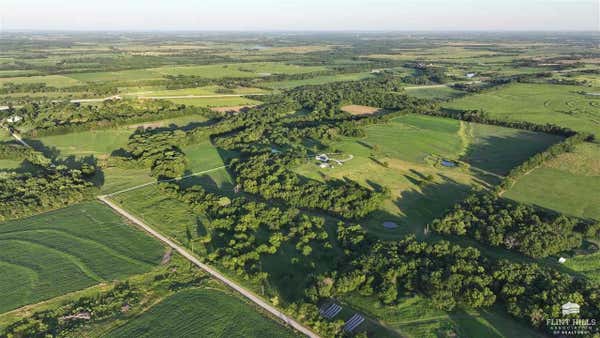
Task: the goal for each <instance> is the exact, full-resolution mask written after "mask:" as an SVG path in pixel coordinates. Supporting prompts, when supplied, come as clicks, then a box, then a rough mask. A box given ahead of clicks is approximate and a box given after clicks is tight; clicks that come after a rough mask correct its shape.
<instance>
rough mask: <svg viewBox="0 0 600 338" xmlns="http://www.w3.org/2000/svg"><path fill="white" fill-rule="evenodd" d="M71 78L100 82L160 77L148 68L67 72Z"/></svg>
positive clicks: (79, 80) (155, 78)
mask: <svg viewBox="0 0 600 338" xmlns="http://www.w3.org/2000/svg"><path fill="white" fill-rule="evenodd" d="M65 76H68V77H69V78H71V79H74V80H76V81H78V82H100V81H145V80H157V79H160V78H161V77H162V75H161V74H160V73H158V72H154V71H152V70H150V69H135V70H121V71H116V72H92V73H73V74H67V75H65Z"/></svg>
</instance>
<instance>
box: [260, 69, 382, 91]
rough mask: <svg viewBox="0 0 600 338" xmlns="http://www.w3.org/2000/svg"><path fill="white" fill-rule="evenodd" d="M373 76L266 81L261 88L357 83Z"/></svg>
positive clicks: (339, 76) (361, 74)
mask: <svg viewBox="0 0 600 338" xmlns="http://www.w3.org/2000/svg"><path fill="white" fill-rule="evenodd" d="M372 76H373V75H372V74H371V73H370V72H363V73H350V74H336V75H325V76H317V77H313V78H310V79H303V80H284V81H268V82H263V83H261V85H262V86H265V87H268V88H273V89H290V88H294V87H299V86H307V85H321V84H326V83H331V82H342V81H357V80H362V79H366V78H370V77H372Z"/></svg>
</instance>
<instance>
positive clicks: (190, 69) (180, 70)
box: [151, 62, 325, 79]
mask: <svg viewBox="0 0 600 338" xmlns="http://www.w3.org/2000/svg"><path fill="white" fill-rule="evenodd" d="M319 70H325V67H321V66H298V65H291V64H285V63H279V62H251V63H232V64H218V65H205V66H166V67H161V68H154V69H152V70H151V71H152V72H156V73H159V74H162V75H194V76H200V77H205V78H211V79H218V78H228V77H238V78H250V77H263V76H269V75H273V74H300V73H310V72H314V71H319Z"/></svg>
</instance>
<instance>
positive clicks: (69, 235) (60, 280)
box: [0, 202, 164, 312]
mask: <svg viewBox="0 0 600 338" xmlns="http://www.w3.org/2000/svg"><path fill="white" fill-rule="evenodd" d="M0 241H2V243H3V245H2V250H1V251H0V265H1V266H2V270H3V271H4V272H5V273H2V274H1V277H0V290H1V291H2V294H3V295H4V298H3V301H2V302H1V303H0V312H5V311H8V310H11V309H14V308H17V307H19V306H23V305H26V304H29V303H34V302H39V301H42V300H44V299H48V298H52V297H55V296H58V295H61V294H64V293H67V292H72V291H76V290H80V289H83V288H86V287H89V286H91V285H94V284H98V283H100V282H103V281H108V280H113V279H119V278H123V277H126V276H128V275H132V274H139V273H142V272H145V271H148V270H150V269H151V268H152V266H154V265H156V264H158V262H159V261H160V259H161V257H162V255H163V251H164V249H163V247H162V246H161V245H160V244H159V243H158V242H156V241H155V240H154V239H152V238H151V237H149V236H147V235H146V234H144V233H143V232H141V231H140V230H137V229H135V228H133V227H131V226H130V225H128V224H126V223H124V222H123V220H122V219H121V218H120V217H119V216H117V215H116V214H114V213H113V212H112V210H110V209H109V208H108V207H106V206H104V205H102V204H100V203H99V202H87V203H82V204H78V205H74V206H71V207H67V208H64V209H59V210H55V211H51V212H47V213H44V214H40V215H37V216H33V217H30V218H25V219H22V220H17V221H9V222H5V223H2V224H0ZM9 290H10V291H9Z"/></svg>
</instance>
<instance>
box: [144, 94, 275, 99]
mask: <svg viewBox="0 0 600 338" xmlns="http://www.w3.org/2000/svg"><path fill="white" fill-rule="evenodd" d="M264 95H268V94H266V93H256V94H222V95H171V96H143V95H140V96H136V97H137V98H138V99H152V100H159V99H217V98H224V97H243V96H264Z"/></svg>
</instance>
